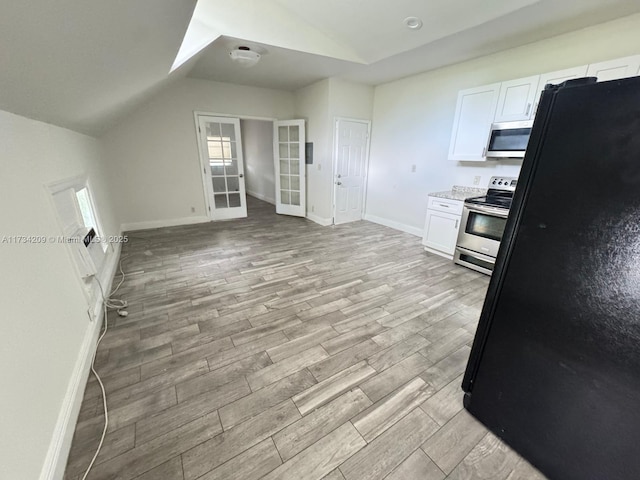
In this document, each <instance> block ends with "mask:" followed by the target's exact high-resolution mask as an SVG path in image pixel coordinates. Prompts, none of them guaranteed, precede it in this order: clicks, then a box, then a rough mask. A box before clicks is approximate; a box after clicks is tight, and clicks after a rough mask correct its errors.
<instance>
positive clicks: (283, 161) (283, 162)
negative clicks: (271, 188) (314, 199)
mask: <svg viewBox="0 0 640 480" xmlns="http://www.w3.org/2000/svg"><path fill="white" fill-rule="evenodd" d="M274 137H275V138H274V140H275V141H274V142H273V143H274V157H275V172H276V213H280V214H284V215H295V216H298V217H304V216H306V207H305V196H306V188H305V187H306V170H305V143H304V142H305V140H304V138H305V137H304V120H287V121H280V122H274Z"/></svg>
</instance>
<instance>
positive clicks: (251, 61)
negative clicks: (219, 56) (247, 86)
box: [229, 47, 260, 68]
mask: <svg viewBox="0 0 640 480" xmlns="http://www.w3.org/2000/svg"><path fill="white" fill-rule="evenodd" d="M229 56H230V57H231V60H233V61H234V62H236V63H238V64H239V65H240V66H242V67H244V68H249V67H253V66H254V65H255V64H256V63H258V61H260V54H259V53H258V52H254V51H253V50H251V49H250V48H249V47H238V48H236V49H235V50H231V51H230V52H229Z"/></svg>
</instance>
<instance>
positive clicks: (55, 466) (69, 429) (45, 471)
mask: <svg viewBox="0 0 640 480" xmlns="http://www.w3.org/2000/svg"><path fill="white" fill-rule="evenodd" d="M120 247H121V245H120V244H116V248H115V250H114V254H113V255H110V256H109V258H107V261H108V262H109V263H108V265H107V266H106V268H105V269H104V272H103V274H102V275H101V276H100V277H101V278H100V281H101V282H103V285H104V286H105V291H107V292H110V291H111V288H112V284H113V277H114V274H115V271H116V268H117V265H118V260H119V258H120ZM105 280H107V281H105ZM89 308H90V309H93V312H96V313H95V314H94V318H95V320H94V321H92V322H90V323H89V325H87V329H86V331H85V334H84V338H83V339H82V345H81V346H80V352H79V353H78V358H77V359H76V363H75V365H74V367H73V372H72V374H71V378H70V380H69V383H68V385H67V391H66V393H65V396H64V399H63V401H62V407H61V408H60V412H59V413H58V419H57V420H56V425H55V428H54V430H53V435H52V437H51V442H50V443H49V449H48V450H47V456H46V458H45V460H44V465H43V466H42V470H41V472H40V477H39V480H60V479H62V478H63V477H64V470H65V467H66V466H67V459H68V457H69V451H70V450H71V441H72V440H73V434H74V432H75V429H76V424H77V423H78V414H79V413H80V407H81V405H82V399H83V397H84V389H85V386H86V385H87V379H88V378H89V373H90V371H91V361H92V360H93V352H94V350H95V346H96V342H97V341H98V336H99V335H100V330H101V328H100V327H101V326H102V321H103V317H104V312H103V309H102V299H99V302H98V305H96V306H94V307H89Z"/></svg>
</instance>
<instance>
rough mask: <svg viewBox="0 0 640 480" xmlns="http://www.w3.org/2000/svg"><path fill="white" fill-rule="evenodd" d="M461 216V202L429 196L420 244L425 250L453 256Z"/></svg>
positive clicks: (449, 256) (448, 256) (447, 256)
mask: <svg viewBox="0 0 640 480" xmlns="http://www.w3.org/2000/svg"><path fill="white" fill-rule="evenodd" d="M461 217H462V202H460V201H455V200H448V199H447V200H445V199H441V198H430V200H429V208H427V219H426V221H425V225H424V236H423V237H422V244H423V245H424V247H425V250H427V251H428V252H431V253H435V254H437V255H441V256H443V257H446V258H450V259H451V258H453V254H454V252H455V249H456V240H457V239H458V229H459V228H460V218H461Z"/></svg>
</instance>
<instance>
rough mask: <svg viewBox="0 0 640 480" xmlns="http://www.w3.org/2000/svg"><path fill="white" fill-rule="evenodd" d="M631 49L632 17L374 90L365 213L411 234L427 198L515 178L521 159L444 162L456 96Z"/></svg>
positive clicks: (636, 36) (637, 34)
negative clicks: (477, 182)
mask: <svg viewBox="0 0 640 480" xmlns="http://www.w3.org/2000/svg"><path fill="white" fill-rule="evenodd" d="M639 45H640V15H634V16H630V17H626V18H623V19H620V20H616V21H613V22H608V23H605V24H601V25H598V26H595V27H591V28H587V29H584V30H579V31H576V32H573V33H569V34H566V35H562V36H558V37H555V38H551V39H548V40H544V41H541V42H536V43H533V44H529V45H526V46H523V47H519V48H515V49H511V50H507V51H504V52H500V53H497V54H494V55H489V56H486V57H482V58H478V59H475V60H471V61H468V62H464V63H460V64H456V65H452V66H449V67H445V68H441V69H438V70H434V71H431V72H427V73H424V74H420V75H414V76H411V77H408V78H405V79H402V80H398V81H395V82H391V83H387V84H384V85H379V86H377V87H376V89H375V100H374V113H373V126H372V142H371V154H370V163H369V166H370V170H369V183H368V193H367V206H366V211H367V214H368V215H372V216H376V217H380V218H384V219H387V220H388V221H389V222H390V223H397V224H399V225H400V226H401V227H402V229H404V230H406V231H416V230H417V231H419V230H422V228H423V227H424V219H425V214H426V205H427V194H428V193H429V192H434V191H440V190H448V189H450V188H451V187H452V185H454V184H457V185H469V186H470V185H472V184H473V178H474V176H476V175H480V176H481V186H486V185H487V184H488V181H489V178H490V177H491V176H493V175H514V176H517V174H518V173H519V169H520V166H521V164H522V162H521V161H513V160H512V161H507V162H485V163H472V162H464V163H463V162H450V161H448V160H447V153H448V148H449V139H450V135H451V127H452V124H453V117H454V111H455V105H456V99H457V94H458V91H459V90H462V89H466V88H471V87H475V86H480V85H485V84H490V83H494V82H501V81H505V80H510V79H515V78H520V77H526V76H529V75H534V74H538V73H544V72H551V71H555V70H561V69H563V68H569V67H573V66H578V65H584V64H588V63H595V62H599V61H603V60H608V59H614V58H618V57H624V56H627V55H632V54H637V53H640V47H639ZM412 165H416V172H415V173H411V166H412Z"/></svg>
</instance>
